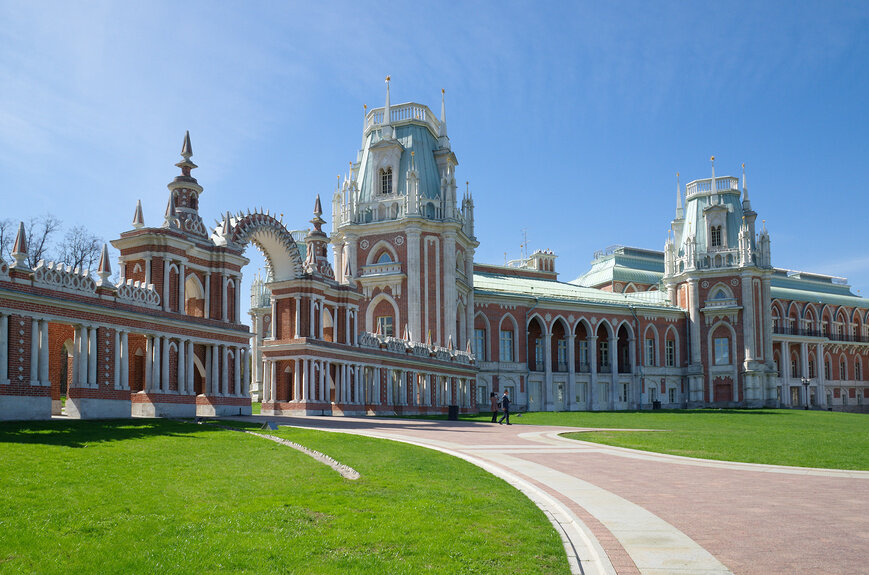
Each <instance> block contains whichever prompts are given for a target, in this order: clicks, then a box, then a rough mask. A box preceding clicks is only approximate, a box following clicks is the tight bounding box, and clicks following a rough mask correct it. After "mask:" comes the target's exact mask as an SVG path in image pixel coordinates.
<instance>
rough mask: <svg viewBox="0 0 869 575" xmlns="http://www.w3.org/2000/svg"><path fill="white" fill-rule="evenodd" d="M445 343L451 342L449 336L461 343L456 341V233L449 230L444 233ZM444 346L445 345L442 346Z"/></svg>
mask: <svg viewBox="0 0 869 575" xmlns="http://www.w3.org/2000/svg"><path fill="white" fill-rule="evenodd" d="M443 277H444V307H443V316H444V322H445V324H444V342H447V341H449V336H450V335H452V336H453V342H454V343H457V344H458V343H459V342H458V340H457V339H456V337H457V335H458V334H456V233H455V232H454V231H452V230H447V231H446V232H445V233H444V270H443ZM442 345H445V343H444V344H442Z"/></svg>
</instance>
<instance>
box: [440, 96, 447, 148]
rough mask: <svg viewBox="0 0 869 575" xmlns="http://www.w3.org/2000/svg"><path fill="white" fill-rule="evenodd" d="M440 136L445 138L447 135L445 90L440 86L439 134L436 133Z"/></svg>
mask: <svg viewBox="0 0 869 575" xmlns="http://www.w3.org/2000/svg"><path fill="white" fill-rule="evenodd" d="M438 136H440V137H441V138H445V137H446V136H447V103H446V90H444V89H443V88H441V125H440V134H438Z"/></svg>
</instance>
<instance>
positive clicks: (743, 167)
mask: <svg viewBox="0 0 869 575" xmlns="http://www.w3.org/2000/svg"><path fill="white" fill-rule="evenodd" d="M742 169H743V170H744V169H745V162H742Z"/></svg>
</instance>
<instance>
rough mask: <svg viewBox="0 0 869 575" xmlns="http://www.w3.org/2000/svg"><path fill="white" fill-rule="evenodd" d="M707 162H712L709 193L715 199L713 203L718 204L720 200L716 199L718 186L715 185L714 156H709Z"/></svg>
mask: <svg viewBox="0 0 869 575" xmlns="http://www.w3.org/2000/svg"><path fill="white" fill-rule="evenodd" d="M709 161H710V162H712V184H711V185H710V190H709V191H710V194H711V195H712V196H713V197H714V198H715V203H718V202H719V201H720V198H719V197H718V191H717V188H718V186H716V184H715V156H710V158H709Z"/></svg>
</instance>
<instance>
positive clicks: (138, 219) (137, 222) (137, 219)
mask: <svg viewBox="0 0 869 575" xmlns="http://www.w3.org/2000/svg"><path fill="white" fill-rule="evenodd" d="M143 227H145V217H144V216H143V215H142V200H136V211H135V212H133V229H136V230H138V229H141V228H143Z"/></svg>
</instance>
